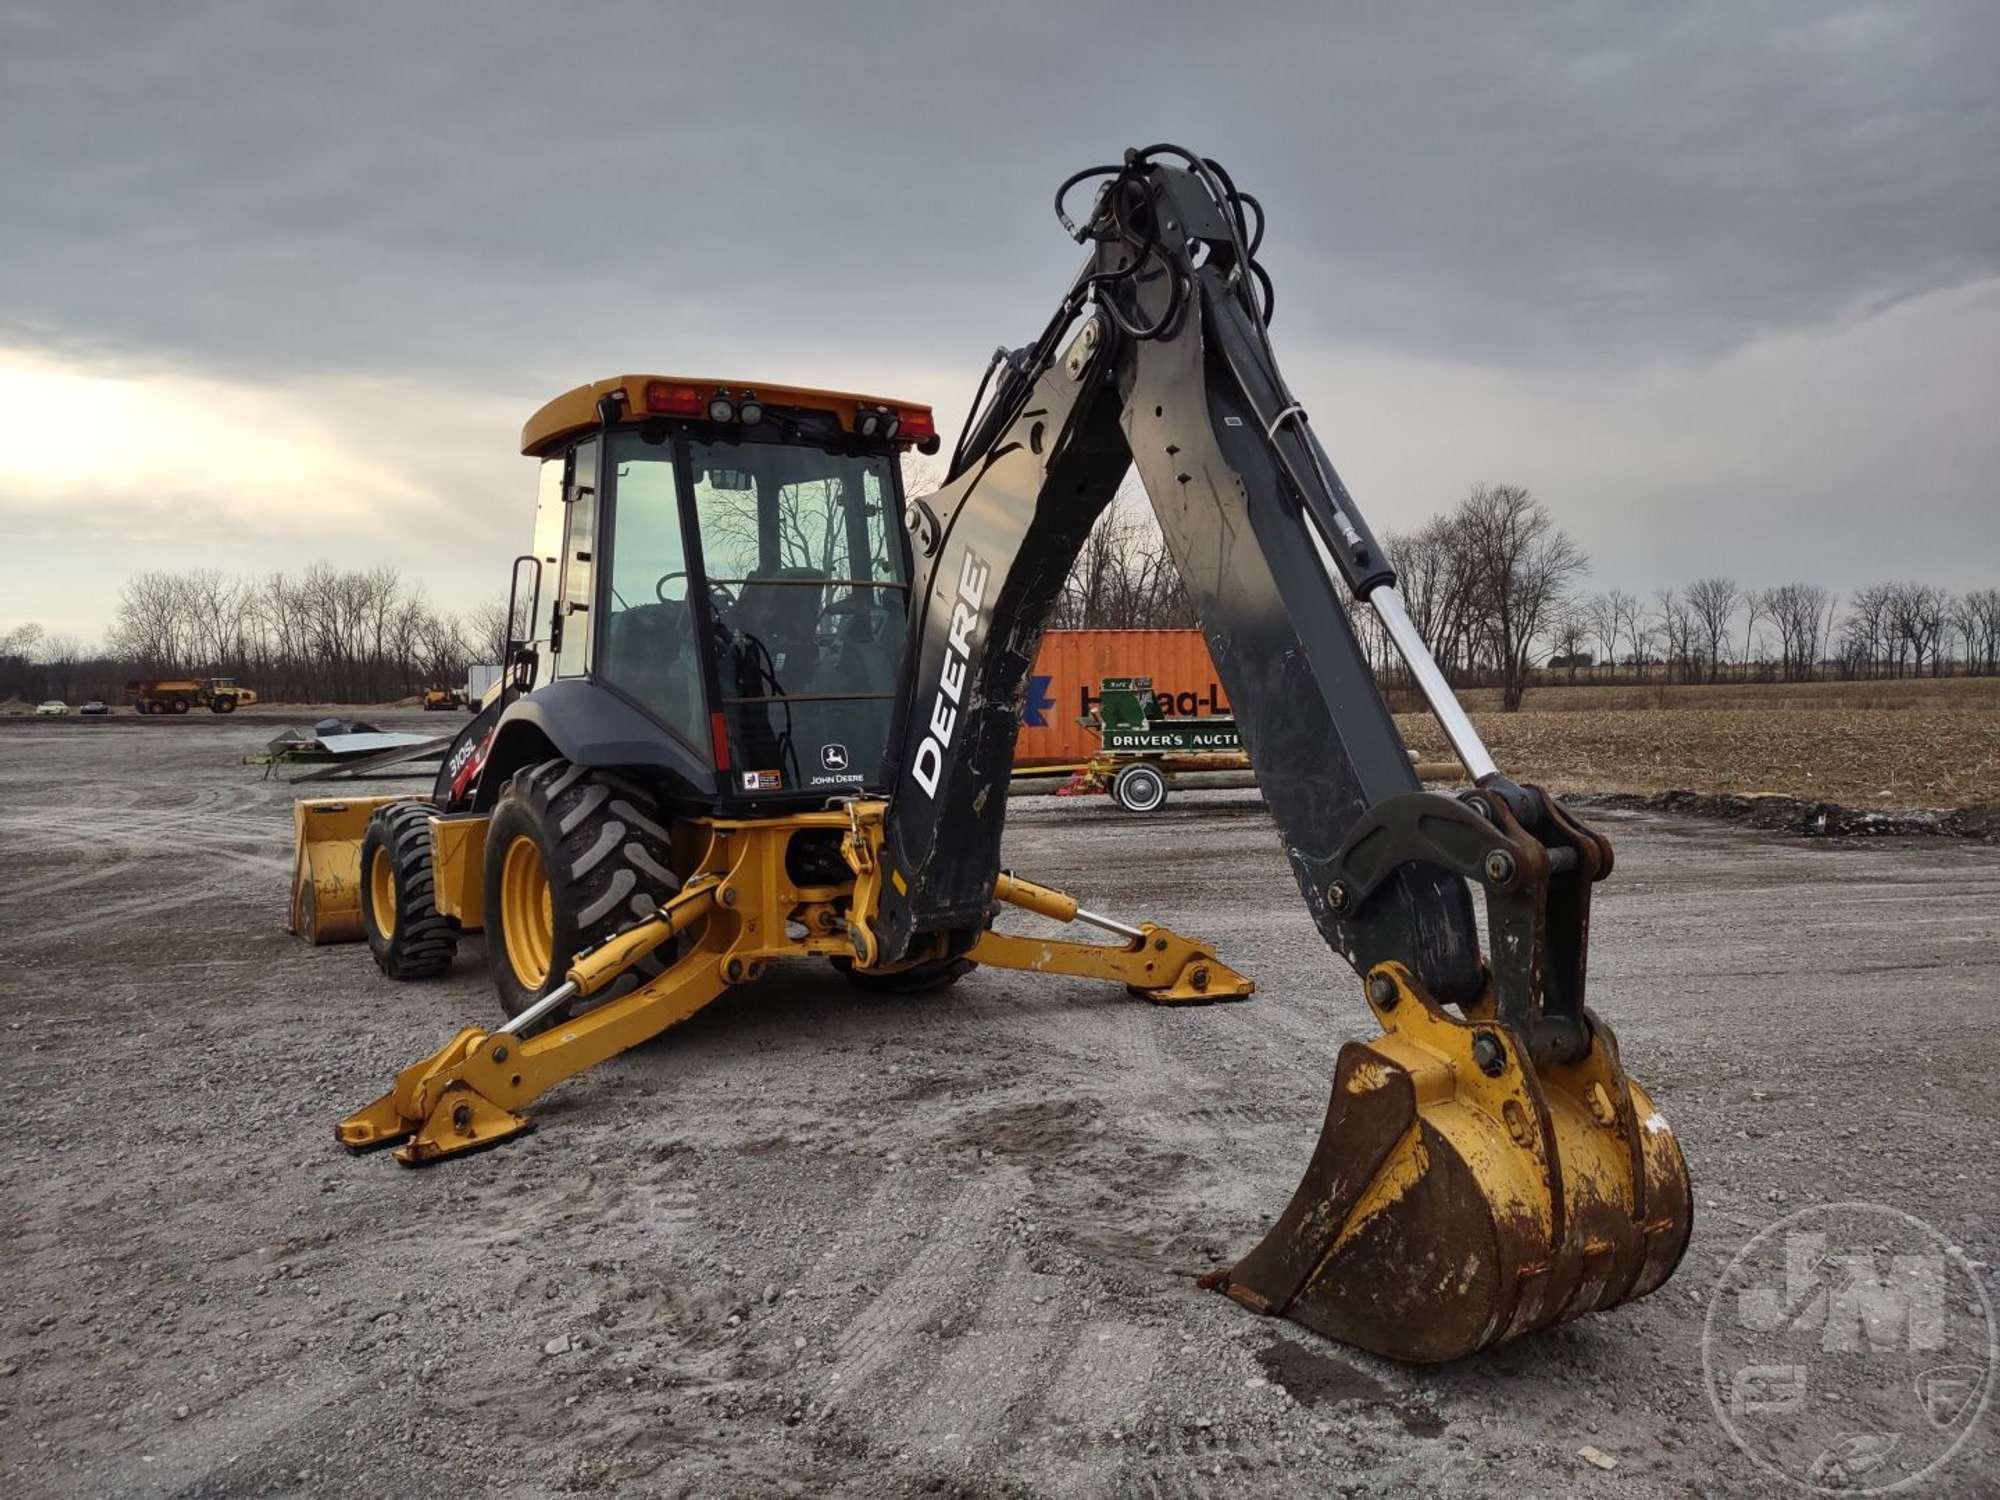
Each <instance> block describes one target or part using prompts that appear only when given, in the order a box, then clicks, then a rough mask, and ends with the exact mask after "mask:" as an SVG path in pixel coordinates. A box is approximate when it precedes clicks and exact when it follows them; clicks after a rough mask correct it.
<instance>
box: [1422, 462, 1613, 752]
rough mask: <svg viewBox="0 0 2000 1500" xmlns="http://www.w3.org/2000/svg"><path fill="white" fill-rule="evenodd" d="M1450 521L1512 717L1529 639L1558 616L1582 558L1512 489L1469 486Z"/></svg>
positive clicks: (1523, 685) (1522, 687)
mask: <svg viewBox="0 0 2000 1500" xmlns="http://www.w3.org/2000/svg"><path fill="white" fill-rule="evenodd" d="M1452 519H1453V522H1454V524H1455V525H1456V526H1457V528H1458V531H1459V534H1460V536H1461V538H1462V539H1463V545H1464V547H1465V558H1466V569H1467V579H1468V582H1469V589H1470V595H1471V599H1472V601H1473V610H1474V612H1475V618H1476V619H1477V620H1478V622H1479V629H1480V633H1481V634H1482V635H1484V637H1485V638H1486V642H1487V645H1488V647H1489V649H1490V651H1491V654H1492V657H1493V661H1494V665H1495V666H1496V667H1497V668H1498V671H1499V677H1500V707H1501V710H1502V712H1505V713H1514V712H1516V711H1518V710H1519V709H1520V707H1521V699H1522V696H1523V695H1524V694H1525V693H1526V692H1527V686H1528V669H1529V667H1530V666H1531V665H1533V660H1534V651H1535V646H1536V642H1537V640H1538V639H1539V638H1540V637H1541V636H1542V634H1543V633H1544V632H1545V631H1547V630H1549V629H1550V628H1551V627H1552V626H1553V625H1554V624H1555V622H1556V620H1557V619H1558V618H1559V617H1560V615H1561V613H1562V608H1563V605H1564V604H1566V603H1567V602H1568V599H1569V596H1570V589H1571V586H1572V584H1573V583H1574V581H1575V579H1576V578H1577V577H1578V576H1579V575H1580V574H1582V573H1583V572H1584V571H1586V570H1587V569H1588V567H1589V565H1590V563H1589V559H1588V558H1586V557H1585V556H1584V553H1583V549H1582V548H1580V547H1578V546H1577V544H1576V543H1575V542H1574V541H1573V540H1572V539H1571V538H1570V537H1569V535H1568V534H1567V533H1566V532H1564V531H1563V530H1561V528H1559V527H1558V526H1557V525H1556V524H1555V521H1554V520H1553V519H1552V518H1551V517H1550V515H1549V513H1548V512H1547V511H1546V510H1544V509H1543V508H1542V505H1541V502H1540V501H1538V500H1536V499H1535V497H1534V496H1533V495H1531V494H1529V493H1528V491H1527V490H1525V489H1523V488H1522V487H1521V486H1519V485H1513V484H1482V485H1476V486H1474V488H1473V490H1472V493H1471V494H1469V495H1467V496H1466V497H1465V499H1464V500H1463V501H1461V502H1460V503H1459V507H1458V510H1457V511H1456V512H1455V513H1454V514H1453V517H1452Z"/></svg>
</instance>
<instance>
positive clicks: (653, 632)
mask: <svg viewBox="0 0 2000 1500" xmlns="http://www.w3.org/2000/svg"><path fill="white" fill-rule="evenodd" d="M610 444H611V447H610V454H609V457H610V463H609V465H608V468H607V473H608V474H609V476H610V482H611V535H610V537H609V539H608V540H609V542H610V548H609V550H610V559H609V564H608V566H609V568H610V573H609V587H608V588H607V590H606V594H605V599H604V615H605V619H604V635H603V638H602V640H601V641H600V643H599V647H598V650H599V653H600V654H599V657H598V675H599V676H600V677H602V678H603V679H604V680H605V681H607V682H609V683H611V684H613V685H614V686H616V687H618V688H621V689H622V690H624V691H625V692H626V693H628V694H630V695H631V696H632V697H633V698H635V699H637V700H638V701H639V702H640V703H641V704H643V705H644V706H645V707H646V708H647V709H648V710H649V711H650V712H651V713H652V714H653V715H654V716H655V717H657V718H658V719H659V720H660V721H661V722H662V723H664V724H666V725H668V726H669V727H670V728H673V729H676V730H678V731H679V732H680V733H681V734H683V735H685V736H686V737H687V738H688V739H690V740H692V741H693V742H694V743H695V744H697V745H701V746H706V745H707V743H708V733H707V730H706V728H705V727H704V713H703V708H702V667H701V659H700V655H699V653H698V651H697V648H696V642H697V640H698V632H697V629H696V618H695V613H694V610H693V609H692V607H691V605H690V603H689V599H690V595H689V591H688V566H687V550H686V547H685V546H684V545H683V543H682V540H681V507H680V488H679V484H678V482H677V481H676V479H675V475H674V463H673V450H672V449H671V448H669V447H667V446H665V445H663V444H656V443H647V442H645V441H644V440H643V439H641V438H640V436H639V435H638V434H637V433H631V432H622V433H615V434H613V435H612V437H611V439H610Z"/></svg>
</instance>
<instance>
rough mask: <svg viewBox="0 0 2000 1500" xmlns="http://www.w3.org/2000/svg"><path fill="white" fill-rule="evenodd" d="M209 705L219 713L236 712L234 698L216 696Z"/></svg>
mask: <svg viewBox="0 0 2000 1500" xmlns="http://www.w3.org/2000/svg"><path fill="white" fill-rule="evenodd" d="M209 707H210V708H212V709H214V710H215V711H216V712H217V713H219V714H233V713H235V712H236V700H235V699H234V698H217V699H216V700H215V702H213V703H211V704H210V705H209Z"/></svg>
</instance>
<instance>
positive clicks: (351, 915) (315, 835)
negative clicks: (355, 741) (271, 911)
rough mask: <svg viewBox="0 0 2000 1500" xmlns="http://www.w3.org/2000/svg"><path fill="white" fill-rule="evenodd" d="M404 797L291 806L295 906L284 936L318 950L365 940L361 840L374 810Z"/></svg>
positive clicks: (330, 800)
mask: <svg viewBox="0 0 2000 1500" xmlns="http://www.w3.org/2000/svg"><path fill="white" fill-rule="evenodd" d="M407 800H408V799H407V798H403V797H321V798H315V799H311V800H308V801H303V802H296V803H294V804H292V821H293V825H294V828H295V830H296V834H297V839H296V844H295V847H294V849H293V853H292V905H291V915H290V917H289V919H288V920H287V921H286V923H285V930H286V931H287V932H290V933H293V934H295V935H296V936H298V937H302V938H304V939H305V940H306V941H307V942H309V943H312V944H314V945H318V944H320V943H356V942H359V941H360V940H361V937H362V932H361V840H362V838H363V836H364V835H366V833H367V832H368V820H369V819H370V818H371V817H373V816H374V815H375V809H376V808H378V807H381V806H383V805H385V804H386V803H390V802H402V801H407Z"/></svg>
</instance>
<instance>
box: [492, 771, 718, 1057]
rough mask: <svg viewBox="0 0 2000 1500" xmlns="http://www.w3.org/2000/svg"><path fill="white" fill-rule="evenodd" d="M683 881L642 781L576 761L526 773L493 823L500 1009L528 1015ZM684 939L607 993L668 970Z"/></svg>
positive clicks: (506, 793) (557, 1016) (506, 794)
mask: <svg viewBox="0 0 2000 1500" xmlns="http://www.w3.org/2000/svg"><path fill="white" fill-rule="evenodd" d="M680 885H681V883H680V878H679V877H678V876H677V875H676V874H675V873H674V871H673V868H672V851H671V847H670V839H669V835H668V832H667V829H666V828H665V827H663V826H662V825H661V824H660V823H659V822H658V821H657V809H656V808H655V807H654V804H653V800H652V798H651V797H649V796H648V795H647V794H646V793H645V792H644V791H642V790H641V789H640V788H639V787H637V786H635V785H634V784H633V783H631V782H630V781H627V780H626V779H625V778H624V777H622V776H618V775H616V774H615V773H612V772H608V771H593V770H590V769H588V768H586V767H584V766H577V765H572V764H570V762H568V761H566V760H548V761H544V762H542V763H541V764H540V765H538V766H529V767H525V768H524V769H522V770H519V771H516V772H515V773H514V775H513V776H512V777H511V778H510V779H509V780H508V782H507V785H506V786H504V787H503V788H501V791H500V797H499V800H498V801H497V802H496V803H495V804H494V806H493V817H492V820H491V822H489V823H488V825H487V829H486V949H487V962H488V964H489V965H490V966H491V968H492V972H493V988H494V989H495V991H496V992H497V993H498V994H499V997H500V1007H501V1009H502V1010H504V1011H506V1013H507V1014H508V1015H509V1016H510V1017H512V1016H518V1015H519V1014H521V1012H522V1011H524V1010H526V1009H527V1008H528V1007H529V1006H531V1005H533V1004H534V1003H535V1002H536V1001H537V1000H539V999H541V998H542V996H543V995H545V994H547V993H548V992H549V991H550V990H552V989H554V988H555V987H556V986H557V985H559V984H561V983H562V982H563V976H564V975H565V974H566V973H568V971H569V966H570V964H571V963H572V962H573V961H574V960H575V958H576V955H577V954H578V953H580V952H582V951H583V950H584V949H586V948H593V947H595V946H596V945H597V944H599V943H601V942H603V941H604V940H605V939H607V938H609V937H612V936H614V935H615V934H617V933H619V932H621V931H623V930H624V929H625V928H627V927H629V926H631V925H632V923H633V922H635V921H637V920H639V919H640V918H642V917H649V916H651V915H652V914H653V913H654V912H656V911H657V910H659V908H660V907H661V906H662V905H663V904H665V903H666V902H667V901H669V900H671V899H672V898H673V897H674V895H675V894H676V893H677V892H678V891H679V890H680ZM678 946H679V945H678V944H676V943H670V944H667V945H666V946H664V947H662V948H659V949H656V950H655V951H654V952H652V953H651V954H649V955H647V956H646V957H645V958H644V959H642V960H640V962H639V963H637V964H635V965H634V966H633V967H632V968H631V969H630V970H629V971H628V972H627V973H625V974H623V975H621V976H619V978H618V979H617V980H616V981H614V982H613V983H612V984H611V985H610V986H609V987H608V988H607V989H606V990H604V991H603V993H602V995H601V997H599V998H601V999H603V1000H610V999H615V998H616V997H617V996H619V995H622V994H626V993H628V992H629V991H631V990H633V989H635V988H637V987H638V986H639V985H640V984H643V983H645V982H646V981H647V980H648V979H651V978H653V977H654V976H656V975H658V974H659V973H660V972H661V971H663V970H664V969H665V968H666V967H667V965H668V964H669V963H671V962H672V961H673V958H674V956H675V954H676V952H677V951H678ZM568 1014H569V1008H568V1007H564V1008H562V1009H561V1010H559V1011H555V1012H551V1013H550V1014H549V1016H548V1017H547V1018H546V1019H545V1021H544V1022H543V1023H542V1024H543V1025H544V1026H547V1025H554V1024H555V1023H556V1022H558V1021H560V1020H562V1019H564V1018H565V1017H566V1016H567V1015H568ZM537 1029H538V1030H539V1029H541V1028H540V1027H538V1028H537Z"/></svg>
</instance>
